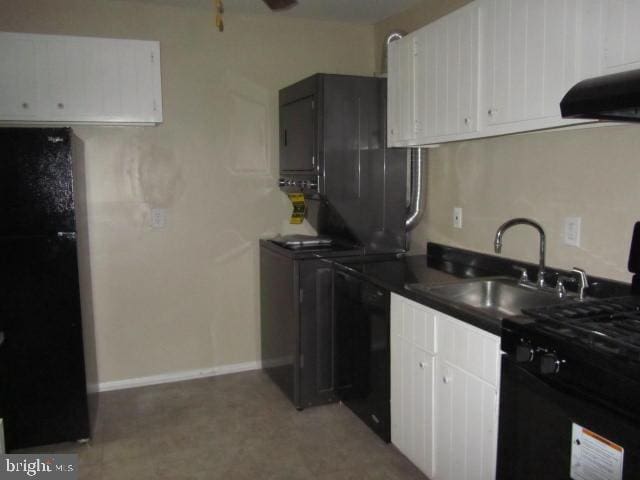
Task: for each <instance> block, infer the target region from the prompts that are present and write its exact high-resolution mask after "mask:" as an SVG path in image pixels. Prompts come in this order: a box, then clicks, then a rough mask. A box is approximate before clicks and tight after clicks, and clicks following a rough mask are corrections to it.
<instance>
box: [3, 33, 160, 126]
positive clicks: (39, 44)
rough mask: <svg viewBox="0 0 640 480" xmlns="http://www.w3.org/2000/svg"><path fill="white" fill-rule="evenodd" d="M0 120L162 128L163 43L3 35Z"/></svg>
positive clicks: (54, 36)
mask: <svg viewBox="0 0 640 480" xmlns="http://www.w3.org/2000/svg"><path fill="white" fill-rule="evenodd" d="M0 121H2V122H7V123H11V122H16V123H37V122H44V123H56V122H60V123H62V122H64V123H95V124H155V123H160V122H162V95H161V83H160V47H159V43H158V42H153V41H142V40H120V39H107V38H92V37H69V36H59V35H32V34H16V33H6V32H0Z"/></svg>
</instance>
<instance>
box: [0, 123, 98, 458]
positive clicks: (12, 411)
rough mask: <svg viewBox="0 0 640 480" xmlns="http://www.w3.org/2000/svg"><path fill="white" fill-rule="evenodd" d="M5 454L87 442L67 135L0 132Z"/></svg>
mask: <svg viewBox="0 0 640 480" xmlns="http://www.w3.org/2000/svg"><path fill="white" fill-rule="evenodd" d="M0 143H1V144H2V154H1V155H0V266H1V267H0V279H1V280H0V332H2V335H3V338H4V342H3V344H2V349H3V351H2V357H1V358H2V362H3V363H4V365H2V367H1V368H0V370H1V371H2V373H3V375H2V377H1V381H3V382H4V385H2V386H1V387H2V388H1V390H2V391H4V395H3V396H4V398H3V402H2V406H1V408H2V415H3V422H4V428H5V432H4V433H5V438H6V446H7V450H8V451H11V450H14V449H18V448H24V447H31V446H36V445H45V444H50V443H58V442H63V441H74V440H81V439H87V438H89V412H88V399H87V384H86V375H85V361H84V348H83V335H82V315H81V307H80V285H79V275H78V256H77V246H76V241H77V235H76V215H75V198H74V178H73V148H72V132H71V130H70V129H68V128H56V129H43V128H0Z"/></svg>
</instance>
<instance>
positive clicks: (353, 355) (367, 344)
mask: <svg viewBox="0 0 640 480" xmlns="http://www.w3.org/2000/svg"><path fill="white" fill-rule="evenodd" d="M334 279H335V280H334V323H335V328H336V349H335V351H336V353H335V356H336V357H335V365H336V382H337V392H338V396H339V398H340V400H342V402H343V403H344V404H345V405H347V406H348V407H349V408H350V409H351V410H352V411H353V412H354V413H355V414H356V415H357V416H358V417H360V419H361V420H362V421H363V422H365V423H366V424H367V425H368V426H369V427H370V428H371V429H372V430H373V431H374V432H375V433H376V434H377V435H378V436H380V437H381V438H382V439H383V440H384V441H385V442H390V441H391V405H390V397H391V378H390V333H389V328H390V325H389V323H390V294H389V292H388V291H387V290H384V289H381V288H379V287H377V286H375V285H374V284H372V283H371V282H368V281H366V280H362V279H360V278H358V277H356V276H354V275H350V274H348V273H346V272H342V271H336V272H335V276H334Z"/></svg>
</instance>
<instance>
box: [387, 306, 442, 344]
mask: <svg viewBox="0 0 640 480" xmlns="http://www.w3.org/2000/svg"><path fill="white" fill-rule="evenodd" d="M436 314H437V312H436V311H435V310H432V309H430V308H428V307H425V306H424V305H420V304H419V303H416V302H414V301H412V300H408V299H406V298H402V297H399V296H397V295H395V294H393V295H392V296H391V334H392V335H397V336H399V337H401V338H403V339H405V340H407V341H408V342H410V343H411V344H413V345H414V346H416V347H417V348H419V349H421V350H423V351H425V352H428V353H431V354H435V353H436V352H437V345H436Z"/></svg>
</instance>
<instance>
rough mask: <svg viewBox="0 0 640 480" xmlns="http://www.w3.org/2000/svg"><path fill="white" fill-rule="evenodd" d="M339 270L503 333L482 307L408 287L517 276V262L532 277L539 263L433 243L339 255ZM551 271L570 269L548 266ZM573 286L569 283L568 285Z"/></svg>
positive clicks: (596, 283) (604, 283) (613, 288)
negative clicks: (394, 255)
mask: <svg viewBox="0 0 640 480" xmlns="http://www.w3.org/2000/svg"><path fill="white" fill-rule="evenodd" d="M334 265H335V268H336V269H337V270H342V271H345V272H349V273H351V274H352V275H355V276H358V277H360V278H363V279H366V280H368V281H370V282H372V283H374V284H376V285H378V286H380V287H382V288H385V289H387V290H389V291H391V292H394V293H397V294H398V295H401V296H403V297H406V298H409V299H411V300H414V301H416V302H418V303H421V304H423V305H425V306H427V307H431V308H434V309H435V310H438V311H440V312H442V313H444V314H447V315H451V316H452V317H455V318H457V319H459V320H462V321H464V322H467V323H469V324H471V325H474V326H476V327H478V328H481V329H483V330H485V331H487V332H489V333H492V334H494V335H500V333H501V321H500V320H496V319H495V318H494V317H492V316H489V315H486V314H484V313H483V312H482V311H480V310H478V309H475V308H472V307H467V306H465V305H461V304H456V303H453V302H449V301H447V300H444V299H442V298H439V297H436V296H434V295H431V294H429V293H428V292H423V291H416V290H412V289H409V288H407V285H409V284H412V283H420V284H423V285H426V286H430V285H441V284H446V283H455V282H459V281H460V280H462V279H468V278H475V277H483V276H485V277H486V276H495V275H500V276H509V277H514V278H517V275H518V272H517V271H516V270H514V269H513V266H514V265H518V266H523V267H526V268H527V269H528V270H529V272H531V273H530V277H531V276H533V277H534V278H535V272H537V266H536V265H532V264H530V263H525V262H519V261H514V260H510V259H505V258H502V257H496V256H493V255H485V254H480V253H477V252H471V251H467V250H462V249H457V248H453V247H448V246H444V245H439V244H434V243H430V244H429V245H428V246H427V255H411V256H402V257H400V258H398V259H395V260H386V261H372V259H371V258H370V257H369V258H366V257H365V258H357V257H354V258H349V259H340V260H337V261H335V262H334ZM549 272H550V273H551V272H559V273H562V274H568V272H565V271H561V270H555V269H553V268H549ZM589 281H590V282H591V283H592V285H593V287H592V289H591V291H590V292H588V293H589V294H590V295H592V296H594V297H608V296H618V295H626V294H628V292H629V285H628V284H625V283H622V282H615V281H611V280H606V279H601V278H596V277H591V276H590V277H589ZM569 289H570V287H569Z"/></svg>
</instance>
